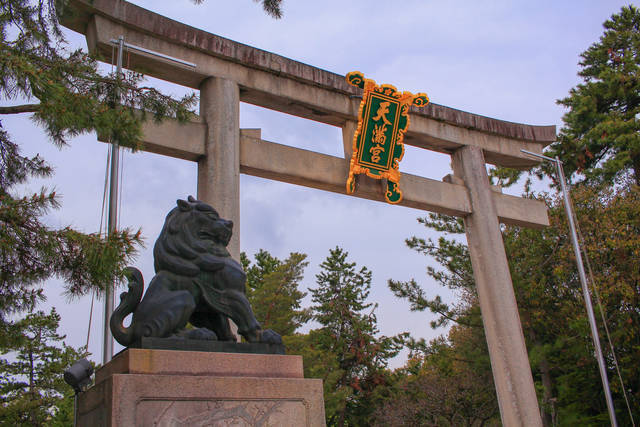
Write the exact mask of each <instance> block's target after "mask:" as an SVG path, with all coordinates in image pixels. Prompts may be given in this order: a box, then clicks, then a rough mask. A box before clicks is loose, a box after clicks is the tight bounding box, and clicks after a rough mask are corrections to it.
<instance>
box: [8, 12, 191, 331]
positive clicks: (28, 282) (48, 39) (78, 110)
mask: <svg viewBox="0 0 640 427" xmlns="http://www.w3.org/2000/svg"><path fill="white" fill-rule="evenodd" d="M54 3H55V4H54ZM63 4H64V2H54V1H52V0H39V1H27V0H8V1H5V2H2V5H1V7H2V9H1V13H0V96H1V97H2V99H3V101H5V102H6V103H8V104H14V105H6V106H2V107H0V118H1V115H5V114H18V113H30V114H32V118H33V120H34V122H35V123H37V124H39V125H41V126H42V128H43V129H44V130H45V132H46V133H47V135H48V136H49V138H50V139H51V141H52V142H53V143H54V144H56V145H57V146H63V145H66V144H67V143H68V141H69V139H70V138H72V137H74V136H76V135H79V134H81V133H85V132H88V131H92V130H94V131H96V132H98V133H100V134H102V135H105V136H108V137H111V138H112V140H114V141H117V142H118V143H119V144H120V145H123V146H127V147H131V148H136V147H137V144H138V143H139V142H138V141H139V137H140V132H141V131H140V129H141V127H140V120H141V118H144V116H145V114H147V113H149V114H151V115H153V117H154V118H155V119H157V120H159V119H161V118H162V117H164V116H167V115H171V116H174V117H177V118H178V119H181V120H184V119H186V118H187V117H188V115H189V114H190V113H189V108H190V107H191V106H192V105H193V103H194V102H195V100H196V98H195V96H194V95H192V96H188V97H185V98H183V99H181V100H178V101H177V100H173V99H172V98H170V97H167V96H164V95H162V94H161V93H159V92H158V91H156V90H155V89H153V88H149V87H144V86H139V85H138V83H139V82H140V80H141V76H140V75H138V74H135V73H129V74H127V75H125V76H124V77H119V76H115V75H103V74H101V73H100V72H99V70H98V68H97V63H96V61H95V60H94V59H93V58H91V57H90V56H89V55H88V54H86V53H83V52H82V51H80V50H77V51H68V50H67V48H66V44H65V40H64V38H63V36H62V32H61V30H60V28H59V27H58V24H57V18H56V10H55V7H56V6H58V7H61V6H62V5H63ZM117 93H119V94H120V99H121V102H120V103H118V102H116V99H117V98H116V94H117ZM16 101H17V102H23V104H15V103H16ZM140 111H142V113H140ZM51 174H52V169H51V168H50V167H49V166H48V165H47V164H46V162H45V161H44V159H42V158H41V157H39V156H35V157H32V158H29V157H25V156H23V155H22V154H21V152H20V145H19V141H15V140H14V139H13V137H12V136H11V132H10V131H9V130H7V129H4V128H3V127H2V122H1V121H0V248H1V249H2V250H1V251H0V322H5V321H6V316H7V315H9V314H11V313H15V312H18V311H22V310H25V309H28V310H31V309H33V308H34V305H35V303H36V302H37V301H38V300H41V299H42V298H43V294H42V291H41V290H40V289H39V288H38V286H39V285H40V284H42V283H43V282H44V281H45V280H46V279H48V278H49V277H51V276H58V277H60V278H62V279H64V280H65V281H66V291H67V292H68V293H69V294H70V295H72V296H76V295H82V294H84V293H86V292H88V291H89V290H90V289H104V288H105V287H107V286H110V284H111V283H112V280H113V277H114V275H118V274H121V272H122V270H123V268H124V266H125V265H126V264H127V263H128V262H129V261H130V260H131V257H132V256H133V255H134V254H135V248H136V246H137V245H140V244H141V236H140V232H139V231H131V230H120V231H118V232H117V233H114V234H113V235H111V236H109V237H108V238H103V237H101V236H99V235H98V234H85V233H82V232H80V231H78V230H74V229H72V228H70V227H63V228H60V229H53V228H51V227H48V226H47V225H46V224H45V223H43V222H42V220H41V219H42V217H43V216H44V215H45V214H47V212H49V211H50V210H51V209H55V208H57V207H58V206H59V204H58V199H57V197H56V194H55V192H53V191H49V190H47V189H44V188H43V189H42V190H40V191H39V192H37V193H35V194H27V195H20V194H16V191H15V189H16V188H19V186H20V185H21V184H25V183H26V182H28V180H29V178H31V177H47V176H50V175H51Z"/></svg>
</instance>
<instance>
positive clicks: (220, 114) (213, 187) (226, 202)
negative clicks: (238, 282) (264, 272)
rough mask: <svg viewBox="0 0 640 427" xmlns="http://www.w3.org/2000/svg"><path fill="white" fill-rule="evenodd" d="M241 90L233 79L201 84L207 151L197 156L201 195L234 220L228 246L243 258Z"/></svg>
mask: <svg viewBox="0 0 640 427" xmlns="http://www.w3.org/2000/svg"><path fill="white" fill-rule="evenodd" d="M239 116H240V90H239V88H238V84H237V83H236V82H234V81H231V80H228V79H223V78H218V77H209V78H208V79H206V80H205V81H204V82H202V85H201V86H200V117H201V118H202V119H203V120H204V122H205V123H206V124H207V131H206V135H205V145H204V150H205V153H204V154H205V155H204V156H203V157H202V158H200V159H199V160H198V199H199V200H202V201H203V202H206V203H209V204H210V205H212V206H215V208H216V210H217V211H218V213H219V214H220V216H221V217H222V218H225V219H230V220H231V221H233V224H234V229H233V236H232V237H231V242H229V245H228V247H227V248H228V249H229V253H230V254H231V257H233V259H236V260H239V259H240V120H239Z"/></svg>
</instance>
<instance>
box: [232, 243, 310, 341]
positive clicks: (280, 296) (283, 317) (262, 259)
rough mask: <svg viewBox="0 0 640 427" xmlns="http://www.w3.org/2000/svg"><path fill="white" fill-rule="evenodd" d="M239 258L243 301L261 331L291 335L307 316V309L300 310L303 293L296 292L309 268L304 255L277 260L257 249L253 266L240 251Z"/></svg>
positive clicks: (293, 255) (306, 319) (308, 315)
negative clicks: (244, 283) (246, 301)
mask: <svg viewBox="0 0 640 427" xmlns="http://www.w3.org/2000/svg"><path fill="white" fill-rule="evenodd" d="M240 258H241V262H242V266H243V267H244V270H245V272H246V273H247V298H248V299H249V302H250V303H251V307H252V308H253V312H254V314H255V315H256V318H257V319H258V322H260V324H261V325H262V328H263V329H273V330H274V331H276V332H277V333H279V334H280V335H282V336H287V335H292V334H293V333H294V332H295V331H296V330H297V329H298V328H299V327H300V326H302V325H303V324H304V323H306V322H307V321H308V320H309V319H310V317H311V313H310V310H309V309H302V308H301V303H302V299H303V298H304V297H305V296H306V293H304V292H301V291H300V290H299V289H298V287H299V285H300V282H301V281H302V278H303V273H304V269H305V267H306V266H307V265H309V263H308V262H307V261H305V259H306V258H307V256H306V255H304V254H300V253H297V252H293V253H291V254H289V257H288V258H287V259H285V260H284V261H281V260H279V259H278V258H276V257H274V256H272V255H271V254H270V253H269V252H267V251H265V250H263V249H261V250H260V251H258V253H257V254H255V264H253V265H252V264H251V261H250V260H249V258H248V257H247V255H246V254H245V253H244V252H243V253H241V254H240Z"/></svg>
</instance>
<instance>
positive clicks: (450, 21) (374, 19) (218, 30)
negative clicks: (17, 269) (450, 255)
mask: <svg viewBox="0 0 640 427" xmlns="http://www.w3.org/2000/svg"><path fill="white" fill-rule="evenodd" d="M134 3H136V4H138V5H140V6H142V7H145V8H148V9H151V10H153V11H156V12H157V13H161V14H163V15H166V16H169V17H171V18H173V19H176V20H179V21H182V22H185V23H187V24H189V25H192V26H194V27H198V28H201V29H203V30H206V31H209V32H211V33H214V34H218V35H221V36H223V37H227V38H230V39H232V40H235V41H238V42H241V43H245V44H248V45H252V46H255V47H258V48H261V49H265V50H268V51H271V52H274V53H277V54H280V55H283V56H285V57H288V58H291V59H294V60H298V61H301V62H305V63H308V64H310V65H313V66H316V67H320V68H323V69H327V70H329V71H333V72H336V73H340V74H346V73H347V72H349V71H352V70H359V71H362V72H363V73H364V74H365V76H366V77H369V78H373V79H375V80H376V81H377V82H378V83H390V84H393V85H395V86H396V87H398V88H399V89H400V90H408V91H412V92H426V93H427V94H428V95H429V97H430V99H431V100H432V101H433V102H435V103H438V104H443V105H447V106H450V107H453V108H458V109H462V110H466V111H470V112H473V113H477V114H482V115H486V116H490V117H495V118H498V119H503V120H509V121H514V122H521V123H528V124H540V125H548V124H556V125H558V126H560V125H561V117H562V113H563V111H562V109H561V108H560V107H559V106H557V105H556V104H555V100H556V99H558V98H561V97H564V96H566V94H567V93H568V90H569V89H570V88H571V87H572V86H574V85H575V84H576V83H577V82H578V78H577V76H576V72H577V70H578V68H577V63H578V55H579V53H580V52H582V51H584V50H585V49H586V48H587V47H588V46H589V45H590V44H591V43H593V42H595V41H596V40H597V39H598V37H599V36H600V35H601V34H602V26H601V24H602V22H603V21H604V20H605V19H607V18H608V17H609V16H611V14H613V13H616V12H618V11H619V10H620V7H621V6H622V5H625V4H628V2H623V1H614V0H607V1H602V0H599V1H595V0H594V1H577V0H574V1H550V0H549V1H536V2H526V1H506V0H502V1H491V2H477V1H472V0H463V1H450V2H442V1H426V0H422V1H421V0H404V1H402V2H389V1H378V0H357V1H348V2H347V1H344V0H342V1H337V0H325V1H322V2H318V1H314V2H311V1H304V0H298V1H293V0H288V1H286V0H285V2H284V4H283V7H284V18H283V19H282V20H273V19H271V18H270V17H268V16H267V15H265V14H264V13H263V12H262V9H261V7H260V6H259V5H257V4H255V3H254V2H253V1H251V0H206V1H205V2H204V4H203V5H200V6H196V5H194V4H193V3H191V2H190V1H188V0H175V1H157V0H155V1H152V0H146V1H143V0H138V1H134ZM69 39H70V41H71V42H72V43H73V44H74V45H76V46H80V47H84V48H86V44H85V43H84V39H83V38H82V37H79V36H78V35H75V34H72V33H69ZM151 83H152V84H157V85H158V87H160V88H162V89H163V90H165V91H168V92H170V93H174V94H182V93H186V92H187V90H186V89H184V88H180V87H177V86H173V85H168V84H166V83H163V82H160V81H157V80H153V81H151ZM3 125H4V127H5V129H6V130H8V131H9V132H10V133H12V134H13V135H14V136H15V137H16V139H17V140H19V141H20V142H21V144H22V146H23V149H24V151H25V152H26V153H30V154H32V153H36V152H39V153H41V154H42V155H43V156H44V157H45V158H46V159H48V160H49V161H50V162H51V163H53V164H54V166H55V167H56V175H55V177H54V178H53V179H51V180H49V181H46V182H44V184H45V185H48V186H55V187H56V189H57V191H58V193H59V194H61V195H62V202H63V208H62V209H61V210H60V211H57V212H54V213H52V215H50V216H49V218H48V220H49V221H50V222H51V223H52V224H55V225H73V226H75V227H78V228H80V229H82V230H84V231H87V232H95V231H97V230H98V226H99V223H100V208H101V201H102V191H103V184H104V170H105V161H106V152H107V151H106V150H107V147H106V146H105V145H104V144H101V143H97V142H95V141H96V138H95V135H85V136H82V137H79V138H77V139H76V140H74V142H73V144H72V146H71V147H70V148H66V149H64V150H63V151H61V152H60V151H58V150H57V149H55V148H52V146H51V144H49V143H48V142H47V141H46V140H45V139H44V137H43V136H42V134H41V133H40V132H39V131H38V130H37V129H34V126H35V125H34V124H33V123H32V122H31V121H29V120H28V118H27V117H26V116H24V117H9V118H5V117H3ZM241 127H251V128H255V127H259V128H262V136H263V138H264V139H266V140H270V141H274V142H279V143H283V144H289V145H294V146H298V147H302V148H306V149H311V150H315V151H319V152H323V153H327V154H331V155H342V154H341V153H342V141H341V131H340V129H338V128H334V127H331V126H328V125H323V124H319V123H314V122H310V121H307V120H304V119H299V118H295V117H292V116H288V115H284V114H280V113H274V112H270V111H267V110H264V109H261V108H258V107H254V106H250V105H245V104H242V105H241ZM407 148H408V149H407V152H406V154H405V157H404V160H403V161H402V163H401V166H400V170H401V171H404V172H410V173H414V174H420V175H423V176H427V177H430V178H434V179H441V178H442V177H443V176H444V175H446V174H447V173H449V172H450V166H449V158H448V156H444V155H441V154H429V153H427V152H422V151H421V150H418V149H414V148H411V147H407ZM42 183H43V182H38V183H37V185H40V184H42ZM32 186H33V187H35V186H36V185H35V184H34V185H32ZM195 193H196V166H195V164H193V163H191V162H187V161H182V160H176V159H169V158H164V157H162V156H158V155H153V154H146V153H137V154H127V155H126V156H125V159H124V177H123V195H122V213H121V224H122V225H123V226H130V227H133V228H138V227H142V229H143V233H144V236H145V238H146V242H147V250H145V251H143V252H142V253H141V255H140V258H139V260H138V261H137V262H136V263H135V264H136V265H137V266H139V267H140V268H141V269H142V271H143V273H144V275H145V279H146V280H147V281H148V280H150V279H151V277H152V275H153V262H152V255H151V248H152V247H153V243H154V241H155V238H156V237H157V234H158V232H159V230H160V228H161V226H162V222H163V220H164V216H165V215H166V213H167V212H168V211H169V210H170V209H171V208H172V206H174V204H175V200H176V199H177V198H185V197H186V196H187V195H189V194H193V195H195ZM425 214H426V213H424V212H420V211H417V210H413V209H409V208H403V207H398V206H389V205H384V204H381V203H376V202H371V201H365V200H360V199H356V198H352V197H348V196H342V195H336V194H330V193H324V192H321V191H319V190H311V189H305V188H303V187H298V186H293V185H288V184H281V183H277V182H273V181H266V180H263V179H259V178H254V177H249V176H242V177H241V224H240V233H241V234H240V235H241V247H242V250H244V251H246V252H248V253H249V254H250V255H252V254H253V253H255V252H256V251H257V250H258V249H260V248H264V249H267V250H269V251H270V252H271V253H273V254H274V255H276V256H279V257H286V256H287V254H288V253H289V252H291V251H298V252H303V253H307V254H308V255H309V261H310V266H309V267H308V268H307V270H306V275H305V280H304V284H305V286H314V276H315V274H316V273H317V272H318V264H319V263H320V262H322V260H323V259H324V258H325V257H326V256H327V254H328V251H329V249H330V248H332V247H334V246H336V245H340V246H342V247H343V248H345V249H346V250H347V251H349V253H350V255H351V259H352V260H355V261H357V262H358V264H359V265H366V266H367V267H369V268H370V269H371V270H372V271H373V285H372V292H371V295H370V299H371V301H372V302H376V303H379V305H380V306H379V308H378V311H377V313H378V322H379V326H380V329H381V331H382V333H384V334H386V335H392V334H395V333H399V332H403V331H406V330H408V331H410V332H412V333H413V334H415V335H416V336H417V337H425V338H430V337H434V336H435V335H437V334H439V333H441V331H432V330H431V329H430V327H429V321H430V320H431V319H432V317H431V315H429V314H425V313H416V314H412V313H409V308H408V304H406V303H405V302H403V301H400V300H397V299H395V298H394V297H393V296H392V295H391V293H390V292H389V290H388V289H387V285H386V282H387V280H388V279H389V278H394V279H398V280H408V279H410V278H411V277H415V278H416V279H417V280H418V281H419V282H420V283H421V284H423V286H424V287H425V289H426V290H427V293H428V295H430V296H433V295H436V294H443V295H444V296H445V299H447V300H452V299H453V298H454V296H452V295H451V294H449V293H448V292H447V291H446V290H443V289H440V288H438V287H436V286H435V285H434V284H433V283H432V282H431V281H430V280H428V279H427V277H426V274H425V267H426V264H427V262H428V260H427V259H426V258H425V257H423V256H421V255H418V254H415V253H414V252H412V251H410V250H409V249H407V248H406V246H405V245H404V239H405V238H408V237H410V236H412V235H416V234H417V235H423V236H424V235H425V229H424V228H423V227H422V226H420V225H419V224H417V222H416V218H417V217H418V216H421V215H425ZM372 231H375V233H376V236H378V237H376V238H375V239H374V238H367V237H364V236H366V235H367V234H368V233H371V232H372ZM46 286H47V294H48V296H49V301H48V303H47V305H55V306H56V307H58V310H59V312H60V313H61V314H62V316H63V321H62V331H63V332H64V333H66V334H67V335H68V342H69V343H70V344H72V345H75V346H80V345H84V342H85V340H86V334H87V322H88V317H89V304H90V298H83V299H81V300H80V301H72V302H71V303H70V304H66V302H65V300H64V298H63V297H61V296H60V295H59V293H60V292H59V290H60V287H59V283H57V282H56V281H55V280H53V281H50V282H49V283H48V284H47V285H46ZM101 311H102V309H101V303H99V304H97V305H96V310H95V312H94V323H93V327H92V332H91V335H92V336H91V343H90V350H91V351H92V352H93V353H94V358H95V359H96V360H100V358H101V351H102V350H101V343H102V337H101V328H102V326H101V321H102V314H101ZM402 362H403V360H402V359H398V360H396V361H395V362H394V365H395V366H398V365H399V364H401V363H402Z"/></svg>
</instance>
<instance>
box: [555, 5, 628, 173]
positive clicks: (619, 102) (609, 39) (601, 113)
mask: <svg viewBox="0 0 640 427" xmlns="http://www.w3.org/2000/svg"><path fill="white" fill-rule="evenodd" d="M603 26H604V29H605V30H604V34H603V35H602V36H601V37H600V40H599V41H598V42H596V43H594V44H592V45H591V46H590V47H589V48H588V49H587V50H586V51H585V52H583V53H582V54H581V55H580V57H581V60H580V63H579V65H580V71H579V72H578V75H579V76H580V77H582V79H583V83H581V84H579V85H578V86H576V87H575V88H573V89H571V91H570V93H569V96H568V97H566V98H564V99H561V100H559V101H558V103H559V104H561V105H563V106H565V107H567V108H568V112H567V113H566V114H565V115H564V117H563V120H564V127H563V128H562V129H561V131H560V135H559V137H558V141H557V142H555V143H553V144H552V145H551V146H550V149H549V150H548V151H547V153H546V154H547V155H550V156H552V157H555V156H559V157H560V159H561V160H562V161H563V162H564V167H565V171H566V172H567V176H569V177H571V176H575V175H576V174H583V175H584V179H586V180H587V181H592V182H607V183H611V182H613V181H614V180H616V179H617V178H619V177H620V176H621V175H624V174H626V173H629V174H632V176H633V177H634V180H635V182H636V184H637V185H640V118H639V117H640V77H639V76H640V10H639V9H638V8H636V7H635V6H633V5H629V6H624V7H622V10H621V11H620V12H619V13H617V14H614V15H613V16H611V19H609V20H607V21H605V22H604V24H603ZM547 167H549V166H548V165H547ZM548 172H551V171H548Z"/></svg>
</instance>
